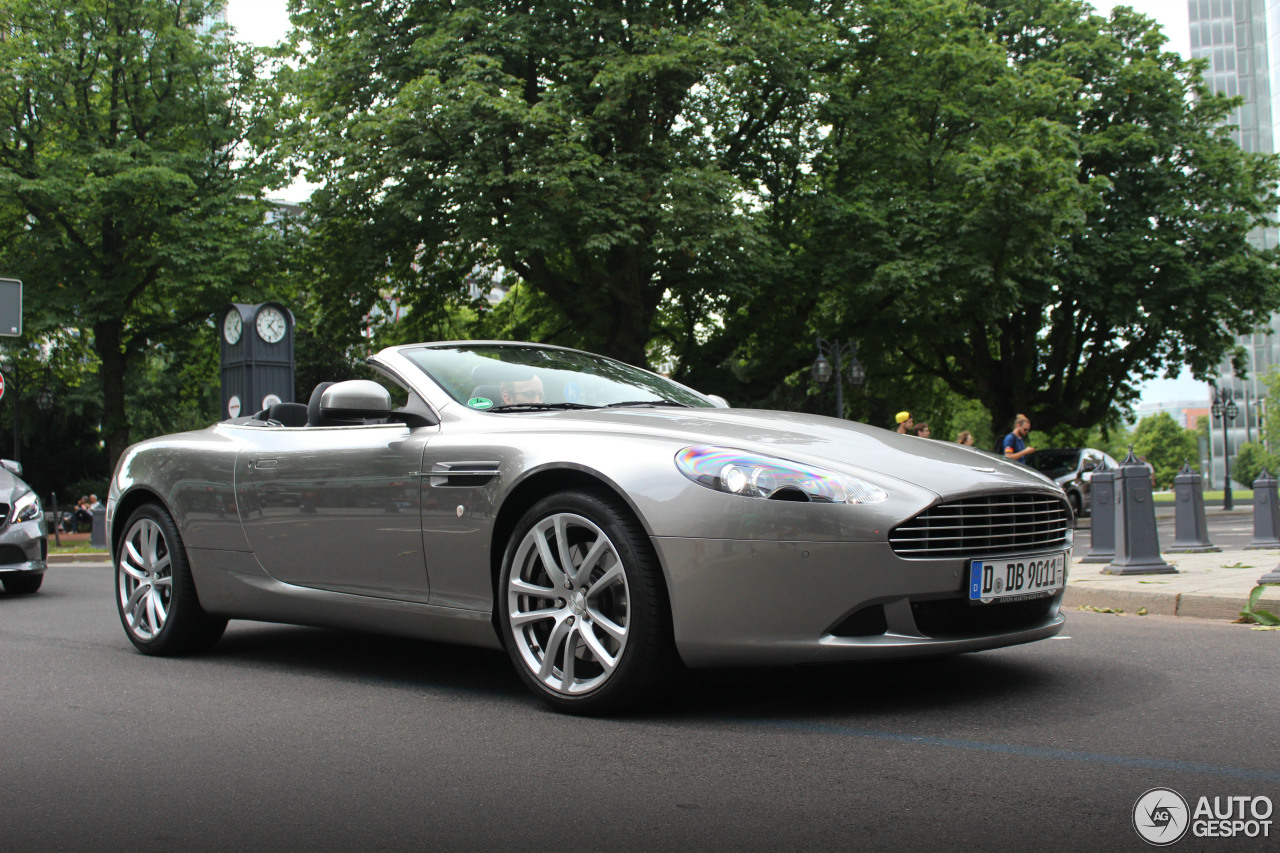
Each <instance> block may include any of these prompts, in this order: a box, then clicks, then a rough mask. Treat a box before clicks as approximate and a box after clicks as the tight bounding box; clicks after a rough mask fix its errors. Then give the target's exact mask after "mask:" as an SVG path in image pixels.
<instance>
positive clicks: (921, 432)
mask: <svg viewBox="0 0 1280 853" xmlns="http://www.w3.org/2000/svg"><path fill="white" fill-rule="evenodd" d="M916 435H918V436H920V437H921V438H930V437H931V436H932V435H933V432H932V431H930V429H929V422H928V421H921V422H920V423H918V424H916Z"/></svg>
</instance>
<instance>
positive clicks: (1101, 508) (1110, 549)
mask: <svg viewBox="0 0 1280 853" xmlns="http://www.w3.org/2000/svg"><path fill="white" fill-rule="evenodd" d="M1114 497H1115V474H1114V473H1113V472H1111V471H1094V472H1093V476H1092V477H1091V478H1090V479H1089V518H1090V522H1089V523H1090V524H1091V525H1092V527H1091V528H1090V530H1089V553H1088V554H1086V555H1085V556H1083V557H1081V558H1080V562H1082V563H1110V562H1111V560H1112V558H1113V557H1115V555H1116V513H1115V506H1114V502H1115V501H1114Z"/></svg>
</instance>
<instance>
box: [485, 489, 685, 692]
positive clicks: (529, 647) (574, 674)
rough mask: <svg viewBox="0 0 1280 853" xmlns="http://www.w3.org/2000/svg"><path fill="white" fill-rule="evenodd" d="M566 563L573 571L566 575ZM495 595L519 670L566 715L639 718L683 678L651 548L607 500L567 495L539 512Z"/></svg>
mask: <svg viewBox="0 0 1280 853" xmlns="http://www.w3.org/2000/svg"><path fill="white" fill-rule="evenodd" d="M562 535H563V539H564V543H563V545H564V547H563V548H562V542H561V536H562ZM544 546H545V548H544ZM546 554H550V555H551V558H552V560H551V562H552V563H553V564H554V565H553V566H552V570H551V571H548V569H547V565H546V561H545V558H544V555H546ZM566 554H567V556H568V560H569V563H570V564H571V565H572V569H571V570H570V571H562V570H561V569H560V567H561V565H562V564H563V562H564V559H565V556H566ZM588 561H589V562H588ZM584 570H585V571H584ZM513 584H515V586H513ZM542 590H545V591H546V594H539V593H540V592H541V591H542ZM497 593H498V594H497V601H496V602H495V604H496V607H497V611H498V621H499V629H500V631H501V632H502V640H503V643H504V645H505V646H506V648H507V653H508V655H510V657H511V661H512V663H513V664H515V668H516V671H517V672H518V673H519V674H520V677H521V679H523V680H524V682H525V684H526V685H528V687H529V689H530V690H532V691H533V693H534V694H535V695H536V696H538V697H539V698H540V699H542V700H543V701H544V702H546V703H547V704H548V705H550V706H551V707H552V708H554V709H556V710H558V711H564V712H567V713H571V714H583V715H592V714H605V713H614V712H618V711H622V710H626V709H632V708H635V707H637V706H638V705H640V704H641V703H642V702H644V701H648V700H651V699H653V698H655V697H656V696H658V695H660V693H661V687H662V686H663V684H664V682H667V681H668V680H669V678H670V676H671V675H673V674H674V673H675V672H678V671H681V666H680V662H679V658H678V656H677V655H676V653H675V643H674V641H673V639H672V630H671V608H670V604H669V602H668V599H667V590H666V584H665V582H664V581H663V578H662V570H661V568H660V567H659V565H658V559H657V556H656V554H655V553H654V550H653V545H652V543H651V542H650V541H649V538H648V536H647V535H646V534H645V532H644V528H643V527H641V525H640V523H639V521H637V520H636V518H635V516H634V515H633V514H632V513H631V512H630V510H629V509H628V508H627V507H626V506H625V505H623V504H621V503H620V502H619V501H618V500H617V499H616V498H615V497H614V496H613V495H611V494H609V493H607V492H604V491H594V490H572V491H564V492H558V493H556V494H552V495H549V496H547V497H545V498H543V499H542V500H540V501H538V502H537V503H536V504H534V505H533V507H531V508H530V509H529V511H528V512H526V513H525V514H524V517H523V518H521V519H520V523H519V524H517V525H516V528H515V531H514V532H513V534H512V536H511V539H510V541H509V542H508V544H507V549H506V553H505V555H504V556H503V561H502V574H501V576H500V578H499V583H498V590H497ZM542 614H545V615H542ZM517 622H518V624H517ZM570 650H572V653H570ZM566 670H567V677H566Z"/></svg>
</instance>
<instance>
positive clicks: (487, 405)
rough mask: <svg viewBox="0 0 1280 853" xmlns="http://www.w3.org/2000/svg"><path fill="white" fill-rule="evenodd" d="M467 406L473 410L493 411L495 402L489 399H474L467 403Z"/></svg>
mask: <svg viewBox="0 0 1280 853" xmlns="http://www.w3.org/2000/svg"><path fill="white" fill-rule="evenodd" d="M467 405H468V406H470V407H471V408H473V409H492V408H493V401H492V400H490V399H489V398H488V397H472V398H471V399H470V400H468V401H467Z"/></svg>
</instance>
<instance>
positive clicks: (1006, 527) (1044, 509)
mask: <svg viewBox="0 0 1280 853" xmlns="http://www.w3.org/2000/svg"><path fill="white" fill-rule="evenodd" d="M1070 525H1071V511H1070V509H1068V507H1067V504H1066V502H1065V501H1063V500H1061V499H1059V498H1053V497H1048V496H1046V495H1042V494H1013V495H1010V494H1002V495H991V496H988V497H976V498H960V499H958V500H953V501H948V502H946V503H942V504H938V505H937V506H934V507H930V508H929V509H927V510H925V511H924V512H922V513H920V514H919V515H917V516H916V517H914V518H912V519H910V520H908V521H906V522H903V523H902V524H900V525H898V526H897V527H895V528H894V529H893V530H891V531H890V532H889V545H890V547H892V548H893V550H894V551H895V552H896V553H897V554H899V555H900V556H903V557H917V558H929V557H951V556H955V555H958V554H972V555H973V556H975V557H984V556H998V555H1000V554H1015V553H1024V552H1026V551H1030V550H1045V549H1048V548H1054V547H1058V546H1061V547H1066V542H1067V530H1068V529H1069V527H1070Z"/></svg>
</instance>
